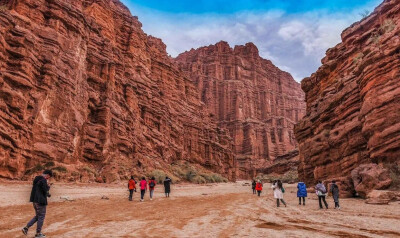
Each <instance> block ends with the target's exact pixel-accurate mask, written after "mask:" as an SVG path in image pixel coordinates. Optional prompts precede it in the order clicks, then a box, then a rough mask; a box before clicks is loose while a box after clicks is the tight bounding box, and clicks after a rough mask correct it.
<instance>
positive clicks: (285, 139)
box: [175, 41, 305, 176]
mask: <svg viewBox="0 0 400 238" xmlns="http://www.w3.org/2000/svg"><path fill="white" fill-rule="evenodd" d="M175 60H176V61H177V62H178V64H179V67H180V69H181V70H183V71H184V72H186V73H187V75H188V77H189V78H190V79H191V80H192V81H193V82H194V84H195V85H196V86H197V88H198V90H199V95H198V97H199V98H200V99H201V101H202V102H204V103H205V105H206V107H207V109H208V111H209V112H210V115H211V116H212V117H213V119H214V121H216V122H217V123H218V125H219V126H220V127H222V128H226V129H228V130H229V132H230V135H231V136H232V137H233V140H234V152H235V154H236V159H237V163H238V164H237V165H238V167H239V168H240V171H239V175H240V176H254V173H255V171H256V169H258V168H265V167H268V166H270V165H272V164H273V162H274V159H275V158H277V157H278V156H280V155H284V154H286V153H288V152H289V151H292V150H295V148H296V146H297V143H296V140H295V138H294V133H293V127H294V124H296V123H297V122H298V121H299V120H300V119H301V118H302V117H303V114H304V113H305V104H304V102H303V100H304V93H303V92H302V90H301V88H300V85H299V84H298V83H297V82H295V81H294V80H293V78H292V76H291V75H290V74H289V73H286V72H283V71H281V70H280V69H279V68H277V67H276V66H274V65H273V64H272V63H271V61H269V60H265V59H263V58H261V57H260V56H259V52H258V49H257V47H256V46H255V45H254V44H253V43H247V44H246V45H244V46H235V47H234V48H233V49H232V48H231V47H230V46H229V44H228V43H227V42H223V41H221V42H219V43H217V44H216V45H210V46H208V47H201V48H199V49H196V50H194V49H192V50H190V51H187V52H184V53H182V54H180V55H179V56H178V57H177V58H176V59H175Z"/></svg>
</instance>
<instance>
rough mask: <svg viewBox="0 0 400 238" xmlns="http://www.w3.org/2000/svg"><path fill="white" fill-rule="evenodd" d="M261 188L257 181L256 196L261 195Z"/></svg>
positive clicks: (259, 182) (259, 181)
mask: <svg viewBox="0 0 400 238" xmlns="http://www.w3.org/2000/svg"><path fill="white" fill-rule="evenodd" d="M262 188H263V185H262V183H261V180H258V181H257V183H256V190H257V194H258V196H260V195H261V191H262Z"/></svg>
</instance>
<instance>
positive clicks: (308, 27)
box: [121, 0, 382, 81]
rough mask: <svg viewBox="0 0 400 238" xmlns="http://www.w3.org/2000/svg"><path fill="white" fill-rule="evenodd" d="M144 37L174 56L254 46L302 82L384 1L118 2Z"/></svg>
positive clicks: (220, 0)
mask: <svg viewBox="0 0 400 238" xmlns="http://www.w3.org/2000/svg"><path fill="white" fill-rule="evenodd" d="M121 1H122V2H123V3H124V4H125V5H127V6H128V7H129V9H130V10H131V12H132V14H133V15H136V16H139V20H140V21H141V22H142V24H143V30H144V31H145V32H146V33H147V34H151V35H153V36H156V37H159V38H161V39H162V40H163V41H164V43H165V44H166V45H167V51H168V53H169V54H171V56H173V57H176V56H177V55H178V54H179V53H182V52H184V51H186V50H190V49H191V48H198V47H201V46H206V45H210V44H215V43H216V42H218V41H220V40H224V41H227V42H229V44H230V45H231V46H234V45H243V44H245V43H246V42H254V43H255V44H256V45H257V47H258V49H259V51H260V55H261V56H262V57H263V58H267V59H270V60H271V61H272V62H273V63H274V64H275V65H277V66H278V67H279V68H281V69H282V70H285V71H288V72H290V73H291V74H292V75H293V77H294V78H295V79H296V80H297V81H300V80H301V79H303V78H304V77H308V76H310V75H311V73H313V72H315V71H316V70H317V68H318V67H319V66H320V64H321V63H320V62H321V59H322V58H323V57H324V55H325V51H326V50H327V49H328V48H330V47H333V46H335V45H336V44H337V43H339V42H340V33H341V32H342V31H343V30H344V29H345V28H346V27H348V26H350V25H351V24H352V23H353V22H355V21H358V20H360V19H361V18H362V16H361V13H363V12H365V11H369V12H371V11H372V10H373V9H374V8H375V7H376V6H378V5H379V4H380V3H381V2H382V0H297V1H294V0H281V1H277V0H274V1H273V0H237V1H232V0H197V1H192V0H185V1H182V0H181V1H178V0H121Z"/></svg>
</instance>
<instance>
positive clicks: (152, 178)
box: [149, 177, 156, 200]
mask: <svg viewBox="0 0 400 238" xmlns="http://www.w3.org/2000/svg"><path fill="white" fill-rule="evenodd" d="M155 187H156V179H155V178H154V177H151V179H150V181H149V191H150V200H153V193H154V188H155Z"/></svg>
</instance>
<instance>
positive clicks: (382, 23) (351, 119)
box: [296, 0, 400, 195]
mask: <svg viewBox="0 0 400 238" xmlns="http://www.w3.org/2000/svg"><path fill="white" fill-rule="evenodd" d="M322 63H323V65H322V66H321V67H320V68H319V69H318V71H317V72H316V73H314V74H313V75H312V76H311V77H309V78H306V79H304V80H303V81H302V88H303V90H304V91H305V92H306V102H307V112H306V116H305V117H304V119H303V120H302V121H301V122H300V123H299V124H298V126H297V127H296V138H297V140H298V142H299V149H300V166H299V169H298V170H299V176H300V177H301V178H302V179H304V180H305V181H306V182H309V183H315V180H316V179H321V180H327V179H337V180H340V181H341V182H342V190H343V192H346V194H347V195H351V194H352V192H353V191H354V188H353V186H354V185H353V181H352V180H351V178H350V176H351V175H350V174H351V171H352V170H353V169H355V168H357V167H358V166H359V165H360V164H364V163H375V164H380V165H383V166H390V165H391V164H394V163H396V162H397V163H399V158H400V1H398V0H390V1H389V0H387V1H384V2H383V3H382V4H381V5H380V6H379V7H377V8H376V9H375V11H374V12H373V13H372V14H371V15H370V16H368V17H367V18H365V19H363V20H362V21H360V22H357V23H355V24H353V25H352V26H351V27H349V28H348V29H346V30H345V31H344V32H343V33H342V43H340V44H338V45H337V46H336V47H334V48H332V49H329V50H328V51H327V54H326V57H325V58H324V59H323V60H322Z"/></svg>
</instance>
